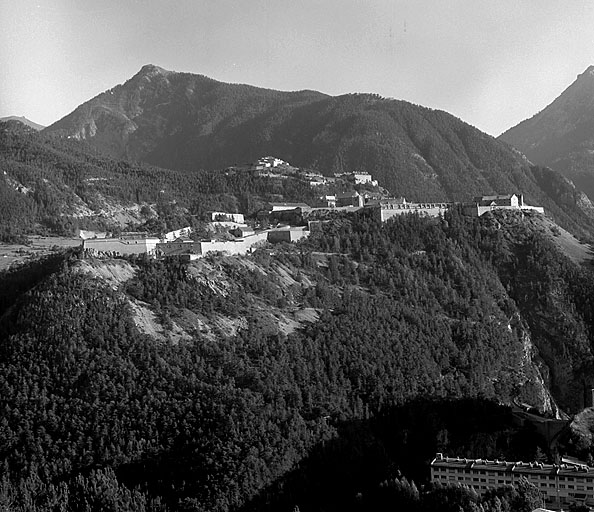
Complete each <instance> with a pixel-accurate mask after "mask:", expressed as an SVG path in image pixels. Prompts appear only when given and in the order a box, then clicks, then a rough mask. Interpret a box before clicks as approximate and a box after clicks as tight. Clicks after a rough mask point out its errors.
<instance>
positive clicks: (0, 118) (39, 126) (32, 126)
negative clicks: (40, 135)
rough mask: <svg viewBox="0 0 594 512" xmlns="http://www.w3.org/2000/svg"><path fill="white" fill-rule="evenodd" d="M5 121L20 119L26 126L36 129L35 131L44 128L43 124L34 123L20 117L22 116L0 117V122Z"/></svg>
mask: <svg viewBox="0 0 594 512" xmlns="http://www.w3.org/2000/svg"><path fill="white" fill-rule="evenodd" d="M6 121H20V122H21V123H23V124H24V125H25V126H28V127H29V128H33V129H34V130H37V131H39V130H43V129H44V128H45V126H43V125H41V124H37V123H34V122H33V121H31V120H29V119H27V118H26V117H22V116H7V117H0V122H6Z"/></svg>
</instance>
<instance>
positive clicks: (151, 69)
mask: <svg viewBox="0 0 594 512" xmlns="http://www.w3.org/2000/svg"><path fill="white" fill-rule="evenodd" d="M170 73H173V71H168V70H166V69H163V68H161V67H159V66H155V65H154V64H145V65H144V66H142V67H141V68H140V71H139V72H138V75H141V76H155V75H168V74H170Z"/></svg>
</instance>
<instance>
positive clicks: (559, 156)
mask: <svg viewBox="0 0 594 512" xmlns="http://www.w3.org/2000/svg"><path fill="white" fill-rule="evenodd" d="M499 139H500V140H503V141H506V142H508V143H510V144H512V145H513V146H515V147H516V148H518V149H519V150H520V151H522V152H523V153H524V154H525V155H526V156H527V157H528V158H529V159H530V160H531V161H533V162H534V163H536V164H540V165H547V166H549V167H552V168H553V169H556V170H558V171H559V172H561V173H562V174H563V175H564V176H566V177H567V178H569V179H570V180H572V181H573V182H574V183H575V184H576V186H577V187H578V188H580V189H581V190H584V191H585V192H586V193H587V194H588V195H589V196H590V197H591V198H592V197H594V157H593V156H592V154H593V150H594V66H590V67H588V69H586V70H585V71H584V72H583V73H581V74H580V75H578V77H577V79H576V80H575V81H574V82H573V83H572V84H571V85H570V86H569V87H568V88H567V89H566V90H565V91H563V93H562V94H561V95H560V96H559V97H558V98H556V99H555V100H554V101H553V102H552V103H551V104H550V105H548V106H547V107H545V108H544V109H543V110H542V111H540V112H538V113H537V114H535V115H534V116H533V117H531V118H530V119H526V120H524V121H522V122H521V123H519V124H518V125H516V126H514V127H513V128H510V129H509V130H507V131H506V132H505V133H503V134H501V135H500V136H499Z"/></svg>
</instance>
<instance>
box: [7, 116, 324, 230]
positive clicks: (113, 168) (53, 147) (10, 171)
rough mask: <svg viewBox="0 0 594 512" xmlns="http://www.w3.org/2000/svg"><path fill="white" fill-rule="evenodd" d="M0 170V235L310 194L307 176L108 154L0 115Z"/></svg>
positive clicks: (173, 215) (161, 217)
mask: <svg viewBox="0 0 594 512" xmlns="http://www.w3.org/2000/svg"><path fill="white" fill-rule="evenodd" d="M0 171H1V172H0V240H1V239H4V240H10V239H14V238H15V237H18V236H22V235H26V234H32V233H40V234H45V233H53V234H66V235H73V234H75V232H76V229H78V228H82V229H99V230H105V229H107V230H112V231H113V230H119V229H125V228H126V226H128V225H132V226H139V225H142V224H144V223H146V222H148V223H149V225H148V226H147V229H149V230H151V231H154V232H160V231H163V232H165V231H169V230H171V229H178V228H179V227H180V226H184V225H189V224H192V222H196V219H202V218H203V217H204V215H205V213H206V212H208V211H209V210H210V211H217V210H222V211H229V212H237V211H241V212H244V213H246V214H251V213H254V212H255V211H257V209H258V208H261V207H262V206H264V204H266V202H267V201H271V200H277V201H311V199H313V198H314V197H315V195H314V191H313V190H312V188H311V187H310V186H309V184H308V183H306V182H304V181H300V180H298V179H293V178H289V179H284V180H281V179H267V178H261V177H257V176H255V175H254V173H242V174H236V175H228V174H225V173H222V172H216V171H197V172H194V173H192V174H191V175H190V174H188V173H183V172H179V171H172V170H168V169H160V168H157V167H152V166H149V165H146V164H131V163H129V162H125V161H121V160H120V161H118V160H113V159H111V158H109V157H106V156H104V155H102V154H101V153H99V152H98V151H97V150H96V149H94V148H92V147H90V146H89V145H88V144H86V143H84V142H81V141H78V140H68V139H54V138H51V137H47V136H45V135H43V134H38V133H36V132H34V131H33V130H32V129H30V128H28V127H26V126H24V125H23V124H21V123H19V122H17V121H10V122H6V123H0ZM143 207H144V208H143Z"/></svg>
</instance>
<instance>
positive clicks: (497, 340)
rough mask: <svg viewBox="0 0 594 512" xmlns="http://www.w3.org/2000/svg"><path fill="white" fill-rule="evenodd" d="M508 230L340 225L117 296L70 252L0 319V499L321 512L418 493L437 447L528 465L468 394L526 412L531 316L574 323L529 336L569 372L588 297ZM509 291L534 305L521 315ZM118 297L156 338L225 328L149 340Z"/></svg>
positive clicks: (508, 432)
mask: <svg viewBox="0 0 594 512" xmlns="http://www.w3.org/2000/svg"><path fill="white" fill-rule="evenodd" d="M526 222H527V221H526V220H524V221H522V220H521V217H517V218H514V217H513V216H512V218H510V219H504V218H502V217H500V218H499V219H498V218H496V217H493V216H492V217H485V218H484V219H468V218H464V217H462V216H461V215H459V214H458V213H457V212H452V213H451V214H449V215H448V216H446V218H445V219H437V220H435V219H421V218H419V217H416V216H406V217H402V218H398V219H395V220H393V221H391V222H388V223H385V224H381V223H379V222H377V221H376V220H374V219H373V218H371V217H370V216H368V215H366V214H361V215H356V216H347V217H344V218H343V219H338V220H336V221H333V222H330V223H327V224H324V225H323V226H322V231H321V232H320V233H318V234H312V237H311V238H310V239H309V240H308V241H307V242H305V243H302V244H300V245H297V246H295V245H285V246H277V247H276V249H275V251H274V253H272V252H271V251H270V250H269V249H266V248H264V249H262V250H260V251H257V252H256V253H255V254H254V256H253V257H252V259H251V263H249V265H244V264H241V262H242V261H243V260H242V259H238V258H220V257H217V256H212V257H210V258H209V259H208V261H207V263H208V264H209V265H211V266H212V267H213V268H217V269H218V272H220V276H224V277H220V276H219V277H217V278H216V279H215V281H212V280H209V279H206V277H207V275H203V274H201V273H200V270H199V269H200V266H199V265H198V264H190V265H189V266H187V265H184V264H181V263H180V262H176V261H151V260H146V259H138V260H136V261H134V266H135V268H136V275H135V277H134V278H133V279H131V280H129V281H128V282H127V283H126V284H125V285H124V287H123V288H122V289H113V288H111V287H109V286H106V285H105V284H103V283H102V282H101V281H99V280H96V279H92V278H90V277H88V276H86V275H84V274H82V273H81V272H79V271H78V270H77V269H78V263H77V261H76V260H75V259H74V260H71V261H70V262H69V263H67V264H66V265H64V264H62V263H61V264H60V265H59V267H58V268H55V266H50V267H48V271H47V272H46V274H48V276H47V277H46V278H45V279H43V280H41V282H39V279H37V280H35V279H34V280H33V281H31V282H30V283H29V284H27V282H26V281H23V285H22V287H21V289H22V291H23V292H24V293H15V294H14V296H13V297H12V299H11V301H12V302H14V306H13V307H12V308H9V309H8V310H7V311H6V312H5V314H4V316H2V318H1V320H0V393H1V396H2V402H0V431H1V435H0V454H1V460H2V468H3V470H2V472H3V478H4V480H3V481H2V486H1V488H0V499H2V500H5V501H4V502H11V503H13V508H14V509H18V507H20V509H22V510H24V509H26V508H27V506H28V505H27V503H31V502H34V503H35V506H37V507H38V508H39V510H52V509H54V508H56V507H66V506H69V507H71V508H72V509H74V510H99V509H102V508H101V507H105V509H112V510H142V509H145V510H165V509H171V510H221V511H224V510H225V511H226V510H239V509H243V510H246V511H247V510H260V509H266V508H267V507H268V509H270V510H273V509H278V508H275V507H279V508H284V507H293V506H295V505H299V506H300V507H301V506H304V510H338V508H340V505H341V504H343V505H344V506H345V507H347V506H348V507H355V506H356V503H357V500H356V493H359V494H361V496H362V498H361V499H369V500H372V499H375V498H374V497H373V496H374V493H375V491H374V489H376V488H377V486H378V485H379V483H380V482H382V481H384V480H390V479H391V480H390V481H393V479H394V478H400V477H401V476H402V475H405V476H406V477H408V478H414V480H415V481H416V482H417V483H419V485H421V484H424V483H425V482H426V480H427V478H428V473H427V464H428V462H429V461H430V459H431V457H432V456H433V455H434V453H435V452H436V451H443V452H446V453H448V452H449V453H452V454H454V455H460V456H470V457H491V458H514V459H521V458H524V459H527V460H529V459H532V458H534V457H535V456H536V455H537V444H536V442H540V441H538V439H537V438H536V437H535V436H534V434H533V433H531V432H529V431H522V430H520V431H519V430H517V429H516V428H513V427H512V426H511V421H510V416H509V411H508V410H506V409H503V408H499V407H498V406H496V405H495V404H494V403H491V402H488V401H485V400H486V399H497V400H503V401H510V400H511V399H513V398H516V397H518V398H520V399H521V400H523V401H528V402H532V403H534V404H535V405H539V404H540V405H542V398H543V396H542V393H543V390H542V389H541V388H539V387H538V384H537V379H536V378H535V373H534V372H535V369H534V367H533V365H531V363H530V361H529V360H526V359H525V358H524V354H525V352H524V350H525V347H524V343H525V340H526V336H528V333H529V332H532V334H533V336H534V337H535V338H536V337H537V335H538V329H537V327H538V322H539V321H540V320H539V319H540V317H541V316H543V315H544V316H547V315H560V314H563V315H565V317H566V318H565V321H564V323H562V324H561V325H562V326H563V329H568V328H570V327H571V326H572V325H583V326H584V327H583V332H584V335H585V336H586V337H585V338H580V340H581V341H580V342H579V343H578V342H574V343H573V344H572V343H569V344H563V343H559V341H558V339H557V338H554V337H553V336H554V334H550V337H549V338H546V337H540V338H539V339H538V340H536V341H539V343H541V344H542V347H543V348H542V349H541V350H542V353H543V355H544V356H546V353H545V348H546V347H547V346H548V345H547V344H548V343H550V344H551V345H552V344H554V343H557V345H555V346H553V348H551V350H552V354H553V355H552V356H551V357H554V358H555V359H558V363H557V364H562V361H563V360H564V358H565V360H567V361H568V363H567V364H573V365H574V366H575V367H572V368H573V374H572V378H573V379H574V380H575V379H578V378H579V375H580V373H579V372H580V371H582V369H583V367H582V366H579V365H577V361H578V356H579V355H580V354H581V359H580V361H587V360H588V358H590V357H591V355H590V350H591V349H590V347H589V345H588V343H589V338H588V337H587V335H588V333H589V332H590V331H589V325H590V322H591V317H590V316H588V311H591V309H589V307H588V305H587V304H588V303H587V302H583V303H581V302H580V301H582V300H585V299H586V295H587V290H588V289H591V288H589V286H590V284H589V283H590V281H588V279H589V273H588V272H589V271H587V270H582V269H578V268H577V267H575V266H573V265H572V264H570V263H568V262H566V261H565V260H564V259H563V257H562V256H561V255H560V254H559V253H558V252H557V251H556V250H555V249H554V247H549V246H548V245H546V239H545V238H542V237H539V236H536V235H530V230H528V228H527V227H526V226H525V223H526ZM279 268H282V269H283V272H285V274H281V273H279V272H277V270H278V269H279ZM209 272H210V271H209ZM287 272H288V273H289V274H290V275H291V276H293V279H292V281H291V282H292V283H293V284H290V285H286V284H284V281H283V280H284V279H285V278H283V277H282V276H283V275H286V273H287ZM11 279H13V282H14V283H16V284H18V279H17V278H16V277H15V276H14V275H13V276H12V277H11ZM285 280H286V279H285ZM36 283H37V284H36ZM15 289H16V288H15ZM521 293H526V294H527V297H528V298H526V299H525V300H526V301H529V300H532V299H530V296H531V294H533V295H538V296H542V297H541V298H540V301H541V302H540V303H539V304H540V305H539V307H540V308H542V312H541V313H540V314H539V315H533V316H532V317H531V316H530V315H529V312H528V311H526V312H525V311H524V310H523V308H524V302H522V301H523V300H524V299H522V298H521V297H520V294H521ZM551 294H553V295H554V301H553V302H554V303H553V304H551V302H550V301H551V297H550V295H551ZM130 300H140V301H143V303H145V304H146V305H147V307H150V308H151V309H152V310H153V312H154V313H155V314H156V317H157V319H158V320H159V321H160V323H161V324H162V325H163V326H164V327H165V329H166V330H167V329H169V328H171V327H170V326H171V325H173V322H179V321H181V320H180V319H181V318H182V317H183V315H184V314H186V312H188V311H190V312H193V313H194V314H199V315H203V316H204V317H206V318H213V319H216V318H230V319H236V320H238V321H239V320H241V322H239V324H240V325H243V327H242V328H240V329H239V330H238V331H237V332H235V333H231V334H230V333H226V334H225V332H223V331H221V332H218V333H215V335H214V336H212V335H207V334H204V333H202V332H201V331H200V330H199V329H196V330H195V331H194V332H190V335H191V337H192V339H187V338H175V337H171V338H170V340H169V341H168V340H167V338H165V339H164V340H163V341H157V340H156V339H154V338H151V337H150V336H147V335H143V334H141V333H140V331H139V330H138V328H137V327H136V325H135V323H134V320H133V315H132V311H131V309H130V307H131V306H130ZM572 301H573V302H572ZM527 303H528V302H526V304H527ZM303 307H311V308H315V309H316V310H317V312H318V314H319V320H318V321H316V322H314V323H310V324H308V325H304V326H303V328H302V329H300V330H297V331H295V332H293V333H290V334H283V333H281V332H279V330H278V328H275V327H274V325H273V323H271V319H270V315H268V316H265V315H264V314H263V311H269V312H272V314H273V315H274V312H275V311H278V312H281V311H283V310H290V309H292V308H303ZM551 308H553V309H551ZM555 308H556V309H555ZM524 314H526V315H527V317H526V320H523V316H522V315H524ZM523 322H526V323H523ZM568 326H569V327H568ZM552 333H554V331H552ZM563 347H565V348H563ZM569 382H570V383H569V384H568V385H567V386H568V389H571V388H572V386H573V384H572V382H573V381H572V380H570V381H569ZM553 391H554V393H555V394H558V396H559V399H560V400H567V401H568V402H569V403H570V404H571V397H570V395H569V394H567V395H564V394H563V389H562V388H555V387H553ZM422 397H425V398H422ZM428 397H432V399H431V400H428V399H427V398H428ZM465 397H466V398H468V397H470V398H472V400H470V401H468V400H466V401H465V400H464V399H465ZM540 450H541V453H542V450H545V451H546V450H547V447H546V446H544V445H543V444H541V446H540ZM345 482H346V483H347V484H348V485H347V488H348V489H349V493H346V494H345V493H344V489H345V486H344V483H345ZM341 489H342V491H341ZM350 490H353V492H350ZM498 499H500V500H501V497H498ZM84 503H87V505H84ZM332 503H335V505H336V508H333V506H332V505H331V504H332ZM423 506H425V505H423ZM482 506H483V509H485V506H486V505H484V504H482ZM85 507H87V508H85ZM110 507H111V508H110ZM462 507H463V508H464V507H465V505H462ZM289 509H290V508H289ZM485 510H486V509H485Z"/></svg>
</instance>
